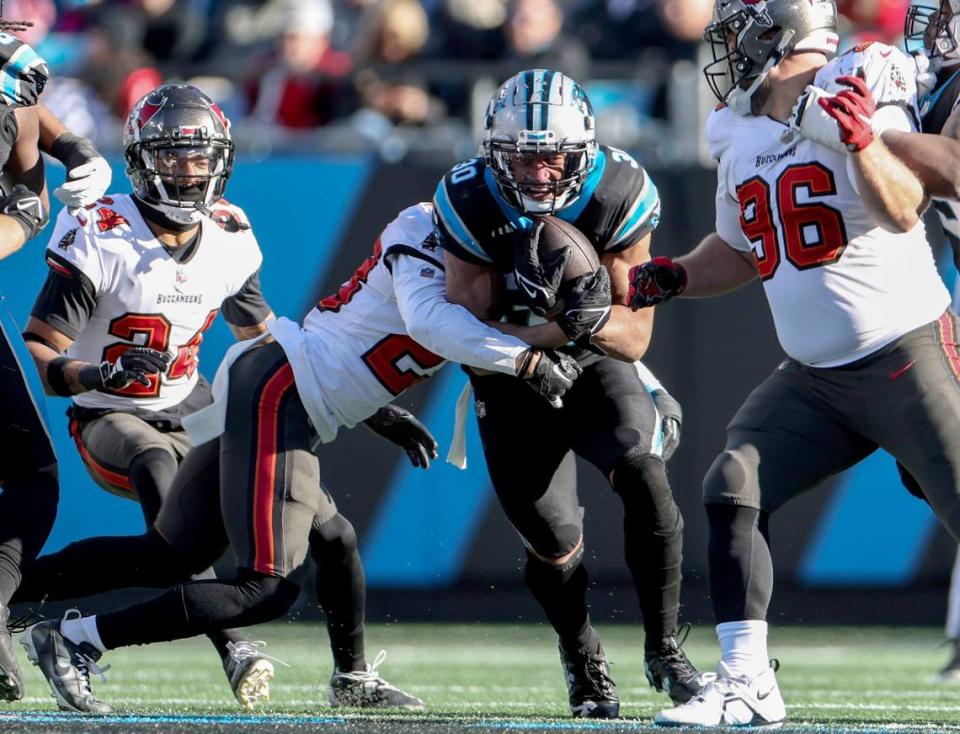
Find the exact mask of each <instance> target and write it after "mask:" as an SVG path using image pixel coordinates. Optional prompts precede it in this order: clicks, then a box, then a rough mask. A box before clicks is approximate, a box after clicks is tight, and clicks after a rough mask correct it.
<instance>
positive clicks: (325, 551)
mask: <svg viewBox="0 0 960 734" xmlns="http://www.w3.org/2000/svg"><path fill="white" fill-rule="evenodd" d="M310 555H311V557H312V558H313V560H314V562H315V563H316V566H317V575H316V580H315V584H316V591H317V600H318V601H319V602H320V607H321V608H322V609H323V612H324V614H325V615H326V617H327V632H328V634H329V635H330V649H331V650H332V651H333V662H334V665H335V666H336V667H337V669H338V670H341V671H350V670H364V669H365V667H366V664H367V661H366V658H365V657H364V649H363V620H364V608H365V606H366V582H365V577H364V573H363V565H362V564H361V562H360V553H359V551H358V550H357V534H356V533H355V532H354V530H353V525H351V524H350V521H349V520H347V519H346V518H345V517H343V515H339V514H338V515H335V516H334V517H333V518H331V519H330V520H328V521H327V522H325V523H323V524H321V525H315V526H314V528H313V530H312V531H311V533H310Z"/></svg>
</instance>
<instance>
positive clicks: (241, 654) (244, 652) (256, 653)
mask: <svg viewBox="0 0 960 734" xmlns="http://www.w3.org/2000/svg"><path fill="white" fill-rule="evenodd" d="M266 646H267V643H266V642H264V641H263V640H250V641H247V640H243V641H242V642H228V643H227V652H229V653H230V657H231V658H233V659H234V661H235V662H238V663H242V662H243V661H244V660H246V659H247V658H255V657H260V658H265V659H267V660H272V661H273V662H275V663H280V665H282V666H283V667H285V668H289V667H290V664H289V663H285V662H283V661H282V660H281V659H280V658H276V657H274V656H273V655H270V654H268V653H265V652H264V651H263V648H265V647H266Z"/></svg>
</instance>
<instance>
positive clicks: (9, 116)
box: [0, 104, 20, 171]
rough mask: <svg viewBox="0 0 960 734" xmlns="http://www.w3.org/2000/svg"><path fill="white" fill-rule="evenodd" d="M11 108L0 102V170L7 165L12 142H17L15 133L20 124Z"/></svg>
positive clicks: (18, 130)
mask: <svg viewBox="0 0 960 734" xmlns="http://www.w3.org/2000/svg"><path fill="white" fill-rule="evenodd" d="M13 110H14V108H13V107H8V106H7V105H5V104H0V171H3V170H4V169H5V168H6V167H7V161H8V160H10V152H11V151H12V150H13V145H14V143H16V142H17V134H18V133H19V132H20V126H19V125H18V124H17V117H16V115H15V114H14V113H13Z"/></svg>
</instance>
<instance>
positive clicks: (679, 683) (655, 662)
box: [643, 626, 703, 703]
mask: <svg viewBox="0 0 960 734" xmlns="http://www.w3.org/2000/svg"><path fill="white" fill-rule="evenodd" d="M689 629H690V628H689V626H688V627H687V628H686V631H689ZM683 639H686V634H684V635H683V638H682V640H681V642H677V638H675V637H664V638H663V640H661V641H660V646H659V648H658V649H656V650H652V651H650V652H647V653H646V654H645V655H644V656H643V670H644V672H645V673H646V674H647V680H648V681H649V682H650V685H651V686H653V687H654V688H656V689H657V690H658V691H665V692H666V693H667V695H668V696H670V700H671V701H673V702H674V703H686V702H687V701H689V700H690V699H691V698H693V697H694V696H696V695H697V694H698V693H700V689H701V688H703V679H702V676H701V675H700V673H699V672H698V671H697V669H696V668H695V667H693V663H691V662H690V661H689V660H688V659H687V655H686V653H685V652H684V651H683V648H682V647H681V645H682V644H683Z"/></svg>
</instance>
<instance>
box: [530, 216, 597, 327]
mask: <svg viewBox="0 0 960 734" xmlns="http://www.w3.org/2000/svg"><path fill="white" fill-rule="evenodd" d="M541 221H542V222H543V230H542V231H541V232H540V246H539V250H540V253H541V255H543V254H545V253H548V252H555V251H556V250H560V249H563V248H564V247H569V248H570V259H569V260H567V265H566V267H565V268H564V269H563V282H564V283H565V282H567V281H568V280H572V279H573V278H576V277H577V276H579V275H584V274H585V273H592V272H594V271H595V270H596V269H597V268H599V267H600V257H599V256H598V255H597V251H596V249H595V248H594V246H593V243H592V242H590V240H589V239H588V238H587V236H586V235H585V234H584V233H583V232H581V231H580V230H579V229H577V228H576V227H574V226H573V225H572V224H570V223H569V222H566V221H564V220H563V219H560V218H559V217H542V218H541ZM563 308H564V304H563V299H562V298H558V299H557V304H556V305H555V306H554V307H553V308H552V309H550V310H549V311H548V312H547V313H546V315H545V318H546V319H548V320H552V319H554V318H556V317H557V315H558V314H559V313H560V312H561V311H563Z"/></svg>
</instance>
